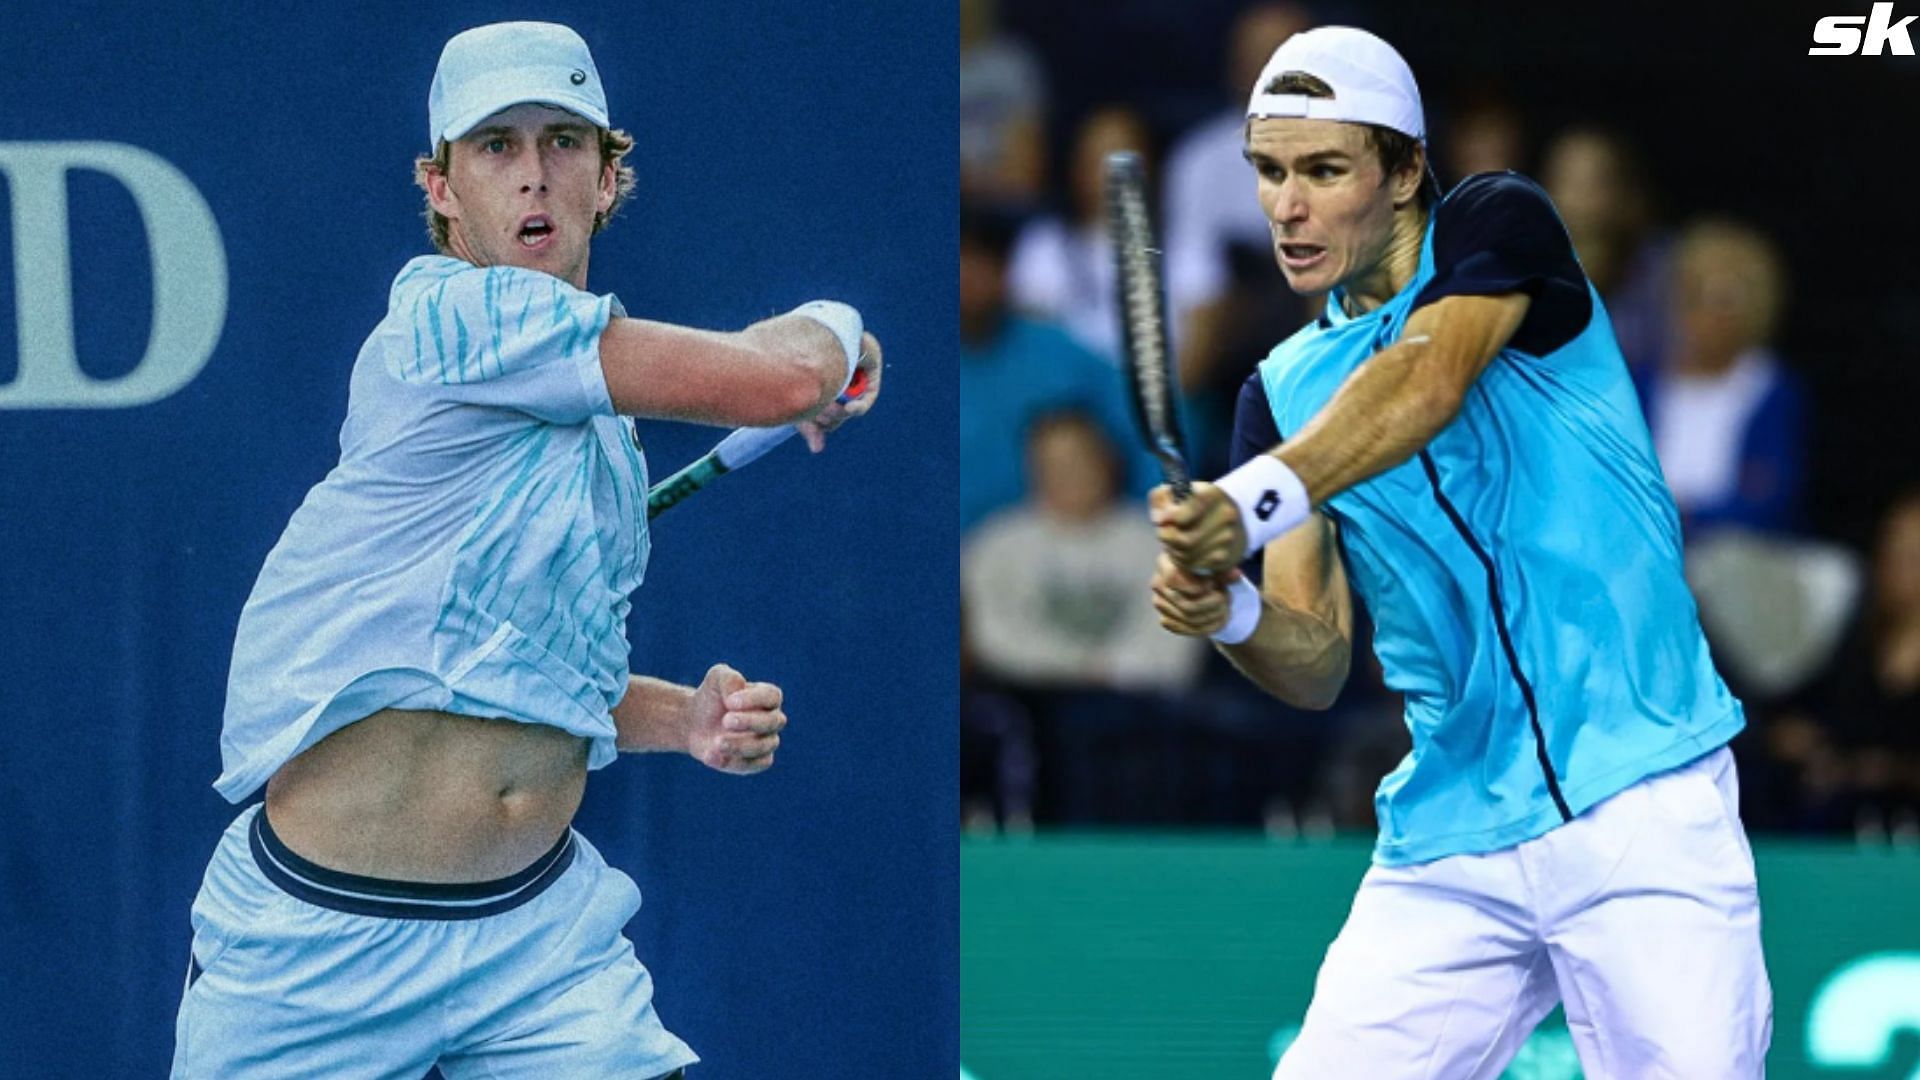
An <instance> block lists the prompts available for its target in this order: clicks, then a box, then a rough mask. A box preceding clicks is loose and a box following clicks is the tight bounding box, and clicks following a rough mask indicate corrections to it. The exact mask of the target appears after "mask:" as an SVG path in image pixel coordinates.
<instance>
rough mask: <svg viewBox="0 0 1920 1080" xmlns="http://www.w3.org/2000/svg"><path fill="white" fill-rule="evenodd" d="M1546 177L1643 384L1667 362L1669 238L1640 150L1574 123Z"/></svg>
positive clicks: (1557, 144) (1552, 153)
mask: <svg viewBox="0 0 1920 1080" xmlns="http://www.w3.org/2000/svg"><path fill="white" fill-rule="evenodd" d="M1540 179H1541V186H1542V187H1544V188H1546V189H1547V194H1548V196H1550V197H1551V198H1552V199H1553V203H1554V205H1555V206H1556V207H1558V208H1559V210H1560V219H1561V220H1562V221H1564V222H1565V223H1566V226H1567V234H1568V235H1569V236H1570V237H1571V238H1572V239H1573V250H1574V254H1575V255H1577V256H1578V257H1579V259H1580V266H1581V268H1582V269H1583V270H1585V271H1586V274H1587V280H1589V281H1591V282H1593V286H1594V288H1596V289H1598V290H1599V291H1600V297H1601V299H1602V300H1603V301H1604V302H1605V303H1606V305H1607V314H1608V315H1609V316H1610V317H1611V319H1612V323H1613V336H1614V339H1615V340H1616V341H1618V342H1619V343H1620V353H1621V355H1622V356H1624V357H1626V360H1627V366H1628V368H1629V369H1631V370H1632V372H1633V375H1634V380H1635V382H1636V383H1638V382H1640V381H1641V380H1642V379H1643V377H1644V375H1645V373H1646V372H1647V371H1649V370H1651V369H1652V367H1653V366H1654V365H1655V364H1656V363H1658V362H1659V358H1660V356H1659V354H1660V348H1661V345H1662V344H1663V341H1664V338H1665V327H1664V320H1665V317H1666V310H1665V305H1666V296H1667V258H1666V245H1665V243H1664V242H1663V241H1662V240H1661V239H1659V238H1657V237H1655V236H1653V235H1652V226H1653V193H1652V190H1651V188H1650V187H1649V185H1648V182H1647V176H1646V171H1645V169H1644V168H1643V167H1642V166H1641V163H1640V159H1639V156H1638V155H1637V154H1636V153H1635V152H1634V150H1633V148H1632V147H1631V146H1630V145H1629V144H1628V143H1627V142H1626V140H1624V139H1622V138H1621V137H1620V136H1618V135H1614V134H1612V133H1610V132H1606V131H1601V130H1599V129H1597V128H1590V127H1574V128H1569V129H1567V130H1565V131H1562V132H1561V133H1560V134H1558V135H1556V136H1555V137H1554V138H1553V140H1552V141H1551V142H1550V143H1548V145H1547V150H1546V155H1545V159H1544V162H1543V164H1542V167H1541V177H1540Z"/></svg>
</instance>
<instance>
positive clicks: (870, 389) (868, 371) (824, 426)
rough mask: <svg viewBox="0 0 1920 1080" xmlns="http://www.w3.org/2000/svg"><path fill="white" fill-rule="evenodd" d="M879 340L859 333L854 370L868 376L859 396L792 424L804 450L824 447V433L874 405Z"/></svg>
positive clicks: (878, 392) (825, 436) (876, 392)
mask: <svg viewBox="0 0 1920 1080" xmlns="http://www.w3.org/2000/svg"><path fill="white" fill-rule="evenodd" d="M880 367H881V364H880V339H878V338H876V337H874V336H873V335H872V334H861V335H860V359H859V362H858V363H856V364H855V365H854V371H855V372H857V373H858V374H860V375H865V376H866V378H867V386H866V389H865V390H862V391H861V392H860V396H859V397H856V398H854V399H853V400H851V401H848V402H847V403H846V404H844V405H843V404H841V403H840V402H838V401H836V402H834V403H833V404H831V405H829V406H827V407H826V408H824V409H821V410H820V411H819V412H817V413H814V414H813V416H812V418H811V419H807V420H802V421H801V422H800V423H798V424H795V425H793V427H794V430H796V431H798V432H799V433H800V437H801V438H803V439H805V440H807V449H809V450H811V451H813V452H814V453H816V454H817V453H819V452H820V451H822V450H825V449H826V448H827V436H828V435H830V434H832V433H833V430H834V429H835V428H837V427H839V426H840V425H841V424H844V423H846V422H847V421H849V420H851V419H853V418H854V417H856V416H865V415H866V414H867V411H868V410H869V409H872V408H873V402H874V399H875V398H877V397H879V396H880Z"/></svg>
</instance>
